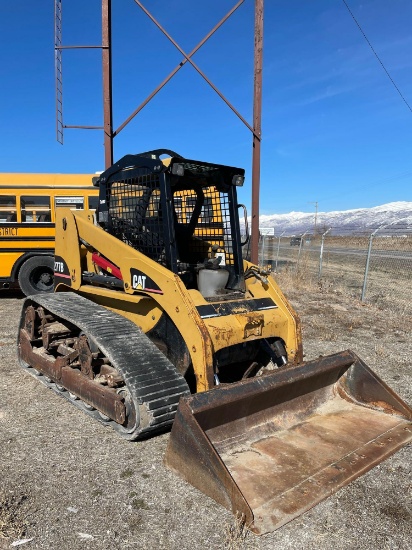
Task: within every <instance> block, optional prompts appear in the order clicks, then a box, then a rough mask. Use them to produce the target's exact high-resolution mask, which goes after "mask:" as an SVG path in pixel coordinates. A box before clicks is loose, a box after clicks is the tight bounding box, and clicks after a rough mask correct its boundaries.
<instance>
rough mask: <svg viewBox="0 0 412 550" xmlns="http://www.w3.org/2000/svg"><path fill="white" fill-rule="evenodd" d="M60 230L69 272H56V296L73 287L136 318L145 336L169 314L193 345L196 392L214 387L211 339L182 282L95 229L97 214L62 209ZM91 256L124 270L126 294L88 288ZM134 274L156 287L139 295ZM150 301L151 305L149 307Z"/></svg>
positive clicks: (60, 249)
mask: <svg viewBox="0 0 412 550" xmlns="http://www.w3.org/2000/svg"><path fill="white" fill-rule="evenodd" d="M64 220H65V221H64ZM56 226H57V227H58V228H61V231H58V232H57V233H58V238H57V239H56V252H55V254H56V256H55V257H56V262H59V263H61V264H62V265H63V266H64V268H63V269H64V270H65V272H66V273H65V274H63V275H64V277H62V276H61V275H62V274H61V273H59V272H56V273H55V278H56V291H57V292H59V291H64V290H66V289H67V287H68V286H69V287H70V288H71V289H72V290H75V291H77V292H79V293H80V294H81V295H83V296H85V297H87V298H89V299H90V300H92V301H94V302H97V303H101V304H103V305H107V307H109V309H111V310H112V311H115V312H117V313H120V314H121V315H123V316H125V317H127V318H129V319H131V320H132V321H133V322H135V324H137V325H138V326H140V327H141V328H142V329H143V331H144V332H148V331H149V330H150V328H152V327H153V326H154V325H155V324H156V322H158V320H159V318H160V315H161V313H162V311H165V312H166V313H167V315H168V316H169V317H170V319H171V320H172V321H173V322H174V324H175V325H176V326H177V327H179V330H180V331H181V333H182V336H183V339H184V340H185V342H190V343H191V345H190V347H189V353H190V357H191V360H192V362H193V368H194V372H195V374H196V382H197V391H204V390H207V389H209V388H211V387H213V384H214V383H213V358H212V343H211V338H210V335H209V332H208V331H207V329H206V326H205V324H204V322H203V320H202V318H201V317H200V315H199V313H198V312H197V310H196V308H195V307H193V303H192V301H191V300H190V298H189V297H188V294H187V291H186V289H185V287H184V285H183V284H182V282H181V280H180V279H179V277H178V276H176V275H175V274H173V273H172V272H171V271H169V270H168V269H166V268H164V267H163V266H161V265H160V264H158V263H156V262H154V261H153V260H151V259H150V258H147V257H146V256H144V255H143V254H141V253H140V252H138V251H137V250H134V249H133V248H131V247H130V246H128V245H127V244H125V243H123V242H121V241H119V240H118V239H116V238H115V237H113V236H112V235H110V234H109V233H107V232H106V231H104V230H103V229H102V228H101V227H99V226H97V225H95V224H94V221H93V212H90V211H87V210H85V211H74V210H68V209H61V210H59V211H58V213H57V219H56ZM64 228H65V229H64ZM73 243H78V246H73ZM81 243H87V245H88V246H85V245H84V244H81ZM92 251H97V252H98V253H99V254H101V255H102V256H104V257H105V258H107V259H108V260H110V262H112V263H113V264H114V265H116V266H117V267H118V268H119V269H120V271H121V273H122V277H123V284H124V291H120V292H118V291H115V290H109V289H103V288H102V289H101V288H97V287H95V286H92V285H90V284H83V282H82V272H83V271H84V270H85V267H86V266H87V269H88V270H90V271H92V270H93V269H94V267H93V263H92V259H91V257H92ZM132 270H136V271H137V272H139V273H141V274H142V276H143V277H146V278H147V277H148V278H150V280H151V281H152V282H153V283H154V285H155V287H156V288H155V289H149V290H145V289H144V288H142V289H141V290H138V291H137V292H136V290H135V289H134V288H133V271H132ZM67 274H69V276H70V278H67ZM146 281H147V279H146ZM151 286H153V285H151ZM152 290H156V292H152ZM148 299H149V300H150V306H147V301H148ZM142 311H144V312H145V315H142Z"/></svg>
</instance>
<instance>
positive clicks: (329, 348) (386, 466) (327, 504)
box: [0, 288, 412, 550]
mask: <svg viewBox="0 0 412 550" xmlns="http://www.w3.org/2000/svg"><path fill="white" fill-rule="evenodd" d="M288 295H289V298H290V299H291V302H292V304H293V305H294V307H295V308H296V309H297V311H298V312H299V313H300V315H301V318H302V322H303V334H304V347H305V352H306V359H313V358H316V357H318V356H319V355H320V354H323V355H326V354H329V353H333V352H336V351H340V350H342V349H347V348H350V349H353V350H354V351H355V352H356V353H358V354H359V355H360V356H361V357H362V358H363V359H364V360H365V361H366V363H368V364H369V366H370V367H371V368H372V369H373V370H374V371H375V372H377V373H378V374H379V375H380V376H381V377H382V378H383V379H384V380H385V381H386V382H387V383H388V384H389V385H390V386H391V387H392V388H393V389H394V390H395V391H396V392H398V393H399V394H400V396H401V397H402V398H403V399H404V400H406V401H407V402H409V403H412V384H411V376H410V373H411V357H412V343H411V326H412V322H411V319H410V318H408V317H406V316H402V315H396V314H390V315H389V314H387V313H386V312H385V311H381V310H378V309H376V308H374V307H373V306H364V305H362V304H361V303H360V302H353V300H351V299H350V298H349V297H346V296H345V295H343V294H341V293H339V292H334V291H333V289H328V290H327V291H326V290H325V289H324V290H323V291H322V290H319V289H316V288H313V289H307V288H306V289H304V290H303V289H299V288H297V289H296V288H295V289H294V290H292V289H289V291H288ZM21 301H22V295H20V294H19V293H11V292H6V291H3V292H1V293H0V319H1V321H0V465H1V474H0V548H1V549H3V548H10V547H11V544H12V542H13V541H16V540H18V539H32V540H31V541H30V542H28V543H26V544H24V545H22V546H21V548H25V549H26V548H27V549H29V548H41V549H43V548H44V549H57V548H60V549H62V550H65V549H70V550H72V549H73V550H74V549H78V548H79V549H80V548H81V549H84V548H87V549H98V550H105V549H129V548H140V549H152V548H156V549H157V548H159V549H179V550H185V549H194V548H195V549H197V548H199V549H203V548H216V549H219V548H222V549H223V548H227V549H241V548H245V549H259V550H269V549H273V548H281V549H288V548H293V549H294V550H297V549H315V548H316V549H317V548H319V547H321V548H324V549H329V548H331V549H332V548H333V549H334V550H338V549H349V548H351V549H357V548H359V549H360V548H362V549H363V550H369V549H370V550H372V549H373V550H375V549H377V548H379V549H391V550H392V549H403V550H406V549H410V548H412V502H411V501H412V499H411V496H412V476H411V464H412V460H411V452H410V451H411V446H409V447H405V448H403V449H402V450H400V451H398V452H397V453H396V454H395V455H394V456H392V457H391V458H389V459H388V460H386V461H385V462H383V463H382V464H380V465H379V466H377V467H376V468H374V469H373V470H372V471H370V472H369V473H367V474H366V475H364V476H363V477H361V478H359V479H357V480H356V481H354V482H353V483H351V484H350V485H349V486H347V487H345V488H344V489H341V490H340V491H339V492H338V493H337V494H336V495H334V496H333V497H331V498H329V499H328V500H326V501H324V502H323V503H321V504H319V505H318V506H316V507H315V508H314V509H312V510H310V511H309V512H307V513H306V514H304V515H302V516H301V517H299V518H298V519H296V520H294V521H292V522H291V523H289V524H287V525H285V526H284V527H282V528H281V529H279V530H278V531H276V532H275V533H272V534H269V535H265V536H262V537H257V536H255V535H253V534H251V533H249V532H245V531H244V530H243V529H242V528H241V527H240V526H239V525H237V524H236V521H235V520H234V519H233V517H232V515H231V514H230V513H229V512H227V511H226V510H224V509H223V508H221V507H220V506H219V505H218V504H216V503H215V502H214V501H212V500H211V499H209V498H208V497H206V496H205V495H203V494H202V493H200V492H198V491H197V490H196V489H194V488H193V487H191V486H190V485H188V484H186V483H185V482H183V481H182V480H180V479H179V478H178V477H176V476H175V475H174V474H173V473H172V472H170V471H169V470H167V469H166V468H165V467H164V466H163V455H164V452H165V449H166V445H167V442H168V438H169V434H168V433H166V434H163V435H160V436H157V437H154V438H152V439H149V440H147V441H142V442H138V443H128V442H126V441H122V440H121V439H120V438H119V437H118V436H117V435H116V434H115V433H114V432H113V431H111V430H110V429H108V428H105V427H104V426H103V425H102V424H99V423H96V422H94V421H93V420H92V419H91V418H89V417H86V416H85V415H84V414H82V413H81V411H79V410H77V409H76V408H75V407H73V406H72V405H70V403H69V402H67V401H66V400H65V399H62V398H60V397H59V396H58V395H55V394H54V393H53V392H51V391H50V390H48V389H47V388H46V387H45V386H43V385H42V384H40V383H39V382H38V381H37V380H36V379H34V378H33V377H31V376H30V375H29V374H27V373H26V372H24V371H23V370H21V369H20V368H19V367H18V365H17V361H16V333H17V323H18V318H19V313H20V308H21Z"/></svg>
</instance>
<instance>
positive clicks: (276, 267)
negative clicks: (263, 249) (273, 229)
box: [275, 231, 285, 273]
mask: <svg viewBox="0 0 412 550" xmlns="http://www.w3.org/2000/svg"><path fill="white" fill-rule="evenodd" d="M284 234H285V231H284V232H283V233H281V234H280V235H279V238H278V251H277V253H276V263H275V273H277V272H278V259H279V249H280V239H281V237H283V235H284Z"/></svg>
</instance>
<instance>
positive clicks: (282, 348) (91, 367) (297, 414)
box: [18, 150, 412, 533]
mask: <svg viewBox="0 0 412 550" xmlns="http://www.w3.org/2000/svg"><path fill="white" fill-rule="evenodd" d="M164 157H166V158H164ZM243 180H244V171H243V170H242V169H239V168H235V167H230V166H223V165H219V164H211V163H207V162H200V161H196V160H190V159H186V158H183V157H181V156H180V155H177V154H176V153H173V152H172V151H168V150H156V151H150V152H147V153H143V154H140V155H128V156H126V157H124V158H122V159H121V160H120V161H119V162H118V163H116V164H115V165H113V166H112V167H111V168H109V169H108V170H106V171H105V172H104V173H102V174H101V175H100V176H99V178H98V179H97V181H96V185H97V186H98V187H99V193H100V194H99V207H98V210H97V212H96V213H95V212H94V211H88V210H83V211H81V210H69V209H64V210H63V209H62V210H59V212H58V217H57V221H56V249H55V253H56V256H55V273H54V275H55V292H54V293H53V294H49V295H36V296H32V297H28V298H27V300H26V301H25V302H24V305H23V311H22V317H21V324H20V330H19V339H18V353H19V358H20V363H21V365H22V366H23V368H25V369H27V371H28V372H30V373H31V374H33V375H34V376H36V377H37V378H38V380H39V381H41V382H43V383H44V384H46V385H47V386H48V387H50V388H51V389H53V390H54V391H56V392H59V393H61V394H62V395H63V396H64V397H66V398H67V399H68V400H70V401H71V402H72V403H73V405H75V406H77V407H79V408H80V409H82V410H83V411H84V412H85V413H86V414H88V415H90V416H92V417H94V418H95V419H97V420H100V421H101V422H104V423H106V424H107V425H110V426H112V427H113V428H114V429H115V430H116V431H117V432H118V433H119V434H120V435H121V436H123V437H125V438H126V439H129V440H136V439H139V438H142V437H147V436H150V435H151V434H155V433H157V432H159V431H161V430H165V429H167V428H169V427H171V426H172V424H173V429H172V432H171V437H170V441H169V446H168V449H167V452H166V456H165V461H166V464H167V465H168V466H169V467H170V468H172V469H173V470H175V471H176V472H178V473H179V474H180V475H181V476H183V477H184V478H185V479H186V480H187V481H189V482H190V483H192V484H193V485H195V486H196V487H198V488H199V489H200V490H202V491H204V492H205V493H207V494H208V495H210V496H211V497H212V498H214V499H215V500H217V501H218V502H219V503H221V504H222V505H224V506H226V507H227V508H228V509H230V510H232V511H233V512H234V513H237V512H239V513H241V514H243V516H244V518H245V521H246V523H247V525H248V526H249V528H250V529H252V530H253V531H255V532H256V533H264V532H267V531H272V530H274V529H276V528H277V527H279V526H280V525H282V524H284V523H286V522H287V521H289V520H291V519H292V518H294V517H296V516H297V515H299V514H301V513H302V512H304V511H305V510H307V509H309V508H310V507H312V506H313V505H315V504H316V503H317V502H319V501H320V500H322V499H323V498H325V497H327V496H328V495H330V494H331V493H333V492H334V491H336V490H337V489H338V488H339V487H341V486H343V485H345V484H347V483H349V482H350V481H351V480H352V479H354V478H355V477H357V476H359V475H361V474H362V473H364V472H365V471H367V470H368V469H370V468H372V467H373V466H374V465H376V464H378V463H379V462H380V461H382V460H383V459H385V458H386V457H387V456H389V455H390V454H391V453H393V452H395V451H396V450H397V449H399V448H400V447H402V446H403V445H405V444H406V443H407V442H408V441H410V440H411V438H412V411H411V409H410V408H409V407H408V406H407V405H406V404H405V403H403V402H402V401H401V399H400V398H399V397H397V396H396V395H395V394H394V392H393V391H392V390H391V389H390V388H388V387H387V386H386V385H385V384H384V382H382V381H381V380H380V379H379V378H378V377H377V376H376V375H375V374H374V373H373V372H371V370H370V369H369V368H368V367H367V366H366V365H365V364H364V363H363V362H362V361H361V360H360V359H359V358H358V357H357V356H356V355H355V354H354V353H353V352H351V351H344V352H341V353H338V354H336V355H331V356H329V357H322V358H320V359H318V360H316V361H312V362H307V363H305V362H303V353H302V344H301V334H300V326H299V319H298V317H297V315H296V314H295V312H294V311H293V309H292V307H291V306H290V304H289V303H288V301H287V299H286V298H285V296H284V295H283V294H282V292H281V290H280V289H279V288H278V286H277V284H276V282H275V280H274V279H273V278H272V277H271V276H269V275H268V274H267V273H265V272H264V271H262V270H261V269H259V268H258V267H257V266H255V265H253V264H251V263H250V262H248V261H245V260H243V259H242V244H243V243H242V241H241V232H240V222H239V212H238V210H239V208H240V209H243V210H245V209H244V207H243V206H242V205H240V204H238V202H237V187H238V186H239V185H242V184H243ZM244 216H245V221H247V216H246V212H244ZM244 240H247V237H246V238H245V239H244Z"/></svg>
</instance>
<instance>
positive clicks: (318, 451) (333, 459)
mask: <svg viewBox="0 0 412 550" xmlns="http://www.w3.org/2000/svg"><path fill="white" fill-rule="evenodd" d="M411 439H412V410H411V408H410V407H408V406H407V405H406V404H405V403H404V402H403V401H402V400H401V399H400V398H399V397H398V396H397V395H396V394H395V393H394V392H393V391H392V390H391V389H390V388H389V387H388V386H387V385H386V384H385V383H384V382H383V381H382V380H380V378H379V377H378V376H376V374H374V373H373V372H372V371H371V370H370V369H369V368H368V367H367V365H366V364H365V363H364V362H363V361H362V360H361V359H360V358H359V357H357V356H356V355H355V354H354V353H353V352H351V351H344V352H341V353H338V354H335V355H330V356H328V357H321V358H319V359H318V360H316V361H311V362H307V363H305V364H302V365H298V366H294V367H290V368H283V369H279V370H277V371H275V372H273V374H269V375H266V376H262V377H257V378H254V379H251V380H245V381H242V382H239V383H236V384H232V385H228V386H226V387H219V388H217V389H214V390H211V391H208V392H205V393H199V394H196V395H193V396H189V397H186V398H182V399H181V401H180V404H179V408H178V410H177V414H176V419H175V421H174V424H173V429H172V432H171V437H170V441H169V445H168V448H167V451H166V455H165V463H166V465H167V466H168V467H170V468H171V469H172V470H174V471H175V472H177V473H178V474H179V475H180V476H182V477H183V478H184V479H186V480H187V481H188V482H189V483H191V484H192V485H194V486H195V487H197V488H198V489H200V490H201V491H203V492H204V493H206V494H207V495H209V496H210V497H212V498H213V499H215V500H216V501H217V502H219V503H220V504H222V505H223V506H225V507H226V508H227V509H229V510H231V511H232V512H233V513H235V514H236V513H239V514H242V515H243V517H244V520H245V523H246V525H247V526H248V527H249V528H250V529H251V530H252V531H254V532H255V533H258V534H263V533H267V532H270V531H274V530H275V529H277V528H279V527H280V526H282V525H284V524H285V523H287V522H288V521H291V520H292V519H294V518H295V517H297V516H299V515H300V514H302V513H303V512H305V511H306V510H309V509H310V508H312V507H313V506H314V505H316V504H317V503H319V502H320V501H322V500H323V499H325V498H327V497H328V496H329V495H331V494H332V493H334V492H336V491H337V490H338V489H339V488H340V487H342V486H344V485H347V484H348V483H350V482H351V481H352V480H353V479H355V478H357V477H358V476H360V475H362V474H363V473H365V472H366V471H368V470H370V469H371V468H373V467H374V466H376V465H377V464H379V463H380V462H381V461H382V460H384V459H385V458H387V457H388V456H390V455H391V454H393V453H394V452H395V451H396V450H397V449H399V448H401V447H402V446H404V445H405V444H406V443H408V442H409V441H410V440H411Z"/></svg>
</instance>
